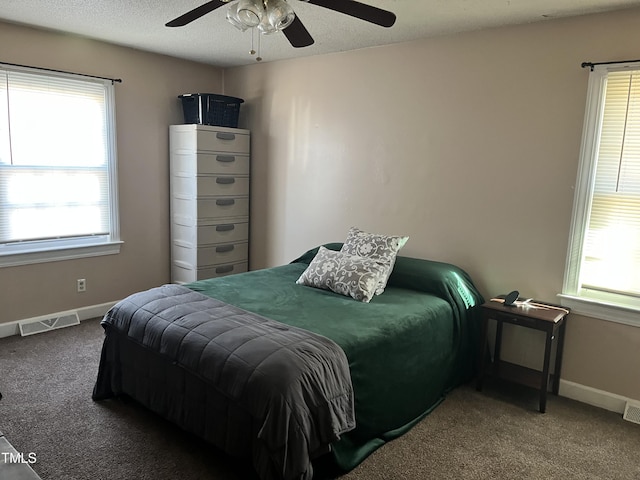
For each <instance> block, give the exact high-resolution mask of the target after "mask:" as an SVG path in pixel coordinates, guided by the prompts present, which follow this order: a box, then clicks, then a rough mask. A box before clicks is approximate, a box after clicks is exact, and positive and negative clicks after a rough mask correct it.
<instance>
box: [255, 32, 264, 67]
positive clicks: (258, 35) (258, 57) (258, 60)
mask: <svg viewBox="0 0 640 480" xmlns="http://www.w3.org/2000/svg"><path fill="white" fill-rule="evenodd" d="M254 30H256V29H255V28H254ZM256 35H257V38H258V40H257V43H258V56H257V57H256V62H261V61H262V57H261V56H260V32H258V31H256Z"/></svg>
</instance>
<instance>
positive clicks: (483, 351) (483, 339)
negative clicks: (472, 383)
mask: <svg viewBox="0 0 640 480" xmlns="http://www.w3.org/2000/svg"><path fill="white" fill-rule="evenodd" d="M488 324H489V319H488V318H487V317H486V316H483V317H482V335H480V345H479V347H478V379H477V381H476V390H478V391H481V390H482V381H483V380H484V368H485V362H486V359H487V348H488V338H487V336H488V334H489V328H488Z"/></svg>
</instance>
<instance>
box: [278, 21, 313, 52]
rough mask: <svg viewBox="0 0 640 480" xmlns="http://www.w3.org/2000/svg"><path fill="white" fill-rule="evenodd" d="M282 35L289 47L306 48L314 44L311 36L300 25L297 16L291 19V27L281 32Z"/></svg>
mask: <svg viewBox="0 0 640 480" xmlns="http://www.w3.org/2000/svg"><path fill="white" fill-rule="evenodd" d="M282 33H284V36H285V37H287V40H289V43H290V44H291V46H293V47H295V48H301V47H308V46H309V45H313V43H314V42H313V38H312V37H311V34H310V33H309V31H308V30H307V29H306V28H305V26H304V25H303V24H302V22H301V21H300V19H299V18H298V15H296V17H295V18H294V19H293V22H291V25H289V26H288V27H287V28H285V29H284V30H282Z"/></svg>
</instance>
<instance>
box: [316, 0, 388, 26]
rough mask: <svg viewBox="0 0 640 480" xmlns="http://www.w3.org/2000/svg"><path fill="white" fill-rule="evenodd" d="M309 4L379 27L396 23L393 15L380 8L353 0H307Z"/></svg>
mask: <svg viewBox="0 0 640 480" xmlns="http://www.w3.org/2000/svg"><path fill="white" fill-rule="evenodd" d="M307 1H308V2H309V3H313V4H314V5H318V6H320V7H324V8H328V9H329V10H334V11H336V12H340V13H344V14H345V15H351V16H352V17H356V18H359V19H360V20H364V21H365V22H370V23H375V24H376V25H380V26H381V27H390V26H392V25H393V24H394V23H395V22H396V16H395V14H393V13H391V12H388V11H387V10H382V9H381V8H377V7H372V6H371V5H365V4H364V3H360V2H356V1H355V0H307Z"/></svg>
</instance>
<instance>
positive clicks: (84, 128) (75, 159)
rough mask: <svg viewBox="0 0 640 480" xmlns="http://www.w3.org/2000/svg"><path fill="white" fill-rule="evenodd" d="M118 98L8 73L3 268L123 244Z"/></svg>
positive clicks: (87, 86) (65, 80) (4, 79)
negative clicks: (116, 138) (116, 140)
mask: <svg viewBox="0 0 640 480" xmlns="http://www.w3.org/2000/svg"><path fill="white" fill-rule="evenodd" d="M112 97H113V86H112V84H111V82H110V81H106V80H100V79H93V78H91V79H86V78H82V77H76V76H71V75H64V74H52V73H50V72H36V71H31V70H28V71H26V70H21V69H17V70H10V69H0V256H2V258H0V265H2V264H15V263H16V260H15V258H13V259H12V258H8V257H6V256H11V255H22V257H21V258H20V260H18V261H17V263H30V261H32V260H33V259H31V260H30V259H29V258H25V257H24V255H25V254H29V253H34V252H43V251H45V252H46V251H58V250H64V249H78V248H83V247H94V249H93V250H92V251H91V253H90V254H91V255H94V254H99V252H98V251H96V250H95V246H96V245H101V244H111V243H114V242H118V240H119V239H118V225H117V204H116V194H115V192H116V190H115V148H114V144H115V143H114V131H113V128H114V125H113V111H112V109H113V98H112ZM85 253H86V252H85ZM106 253H113V252H106ZM73 256H76V255H72V257H73ZM77 256H84V255H82V254H80V255H77ZM63 258H66V257H64V256H63ZM38 259H39V260H40V261H42V260H51V259H61V258H52V256H51V255H42V254H41V253H40V254H39V255H38ZM38 259H36V261H37V260H38ZM25 260H26V261H25Z"/></svg>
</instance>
